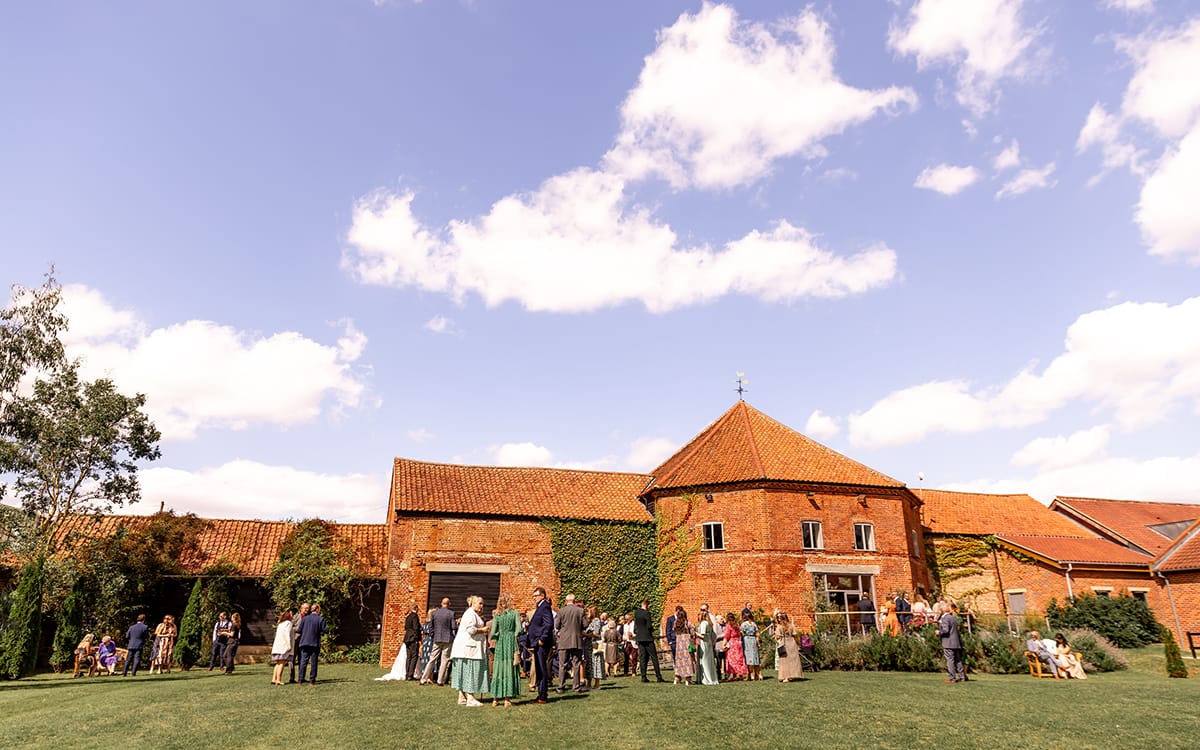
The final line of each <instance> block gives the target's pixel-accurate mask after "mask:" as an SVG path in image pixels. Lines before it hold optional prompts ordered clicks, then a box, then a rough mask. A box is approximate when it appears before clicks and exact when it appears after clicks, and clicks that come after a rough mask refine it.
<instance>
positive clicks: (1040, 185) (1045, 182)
mask: <svg viewBox="0 0 1200 750" xmlns="http://www.w3.org/2000/svg"><path fill="white" fill-rule="evenodd" d="M1052 174H1054V162H1050V163H1049V164H1047V165H1046V166H1044V167H1042V168H1041V169H1032V168H1030V169H1022V170H1021V171H1020V172H1017V175H1016V176H1015V177H1013V178H1012V179H1011V180H1009V181H1008V182H1006V183H1004V187H1002V188H1000V189H999V190H998V191H996V197H997V198H1011V197H1013V196H1017V195H1021V194H1022V193H1027V192H1029V191H1030V190H1044V189H1047V188H1052V187H1054V186H1055V185H1057V184H1058V181H1057V180H1053V179H1051V178H1050V175H1052Z"/></svg>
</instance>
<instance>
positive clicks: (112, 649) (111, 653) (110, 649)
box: [96, 635, 117, 675]
mask: <svg viewBox="0 0 1200 750" xmlns="http://www.w3.org/2000/svg"><path fill="white" fill-rule="evenodd" d="M96 660H97V661H99V662H100V666H101V667H103V668H104V669H107V670H108V673H109V674H110V675H111V674H112V673H113V672H115V671H116V670H117V642H116V641H114V640H113V639H112V637H111V636H107V635H106V636H104V637H103V638H101V639H100V648H98V649H96Z"/></svg>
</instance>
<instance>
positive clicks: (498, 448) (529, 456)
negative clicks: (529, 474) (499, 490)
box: [488, 443, 554, 466]
mask: <svg viewBox="0 0 1200 750" xmlns="http://www.w3.org/2000/svg"><path fill="white" fill-rule="evenodd" d="M488 453H489V454H490V455H491V457H492V463H494V464H495V465H496V466H549V465H550V464H551V463H552V462H553V461H554V454H553V453H551V452H550V449H549V448H546V447H543V446H541V445H535V444H533V443H502V444H500V445H493V446H490V447H488Z"/></svg>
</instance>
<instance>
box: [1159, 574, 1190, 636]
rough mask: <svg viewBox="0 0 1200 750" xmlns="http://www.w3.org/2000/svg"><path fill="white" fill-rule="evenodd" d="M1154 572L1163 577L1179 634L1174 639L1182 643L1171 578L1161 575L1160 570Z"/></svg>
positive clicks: (1181, 631) (1181, 628)
mask: <svg viewBox="0 0 1200 750" xmlns="http://www.w3.org/2000/svg"><path fill="white" fill-rule="evenodd" d="M1154 572H1155V573H1157V574H1158V577H1159V578H1161V579H1163V582H1164V583H1166V584H1167V601H1169V602H1170V603H1171V616H1172V617H1174V618H1175V632H1176V633H1178V634H1179V637H1178V638H1176V639H1175V640H1176V641H1177V642H1178V643H1180V644H1182V643H1183V627H1182V626H1181V625H1180V624H1179V612H1178V611H1177V610H1176V609H1175V595H1174V594H1172V593H1171V579H1170V578H1167V577H1166V576H1165V575H1163V572H1162V571H1161V570H1156V571H1154Z"/></svg>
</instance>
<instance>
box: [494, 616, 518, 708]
mask: <svg viewBox="0 0 1200 750" xmlns="http://www.w3.org/2000/svg"><path fill="white" fill-rule="evenodd" d="M520 632H521V618H520V617H519V616H518V615H517V610H515V609H513V606H512V595H511V594H501V595H500V597H499V598H498V599H497V600H496V616H495V618H494V619H493V620H492V627H491V635H492V640H493V641H495V642H496V653H495V655H494V656H493V658H492V705H493V706H496V707H499V705H500V701H501V700H503V701H504V707H505V708H509V707H511V706H512V699H513V698H516V697H517V696H518V695H520V694H521V661H520V659H521V654H520V652H519V651H518V650H517V635H519V634H520Z"/></svg>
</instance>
